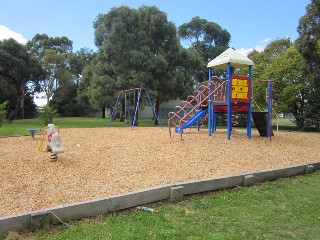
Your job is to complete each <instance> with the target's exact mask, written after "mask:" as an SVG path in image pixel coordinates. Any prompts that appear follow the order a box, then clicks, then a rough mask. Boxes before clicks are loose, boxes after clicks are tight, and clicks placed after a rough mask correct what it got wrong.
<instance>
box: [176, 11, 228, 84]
mask: <svg viewBox="0 0 320 240" xmlns="http://www.w3.org/2000/svg"><path fill="white" fill-rule="evenodd" d="M179 36H180V37H181V39H182V40H183V42H184V43H185V44H187V45H188V47H189V48H191V49H194V50H195V51H196V52H197V53H199V54H200V56H201V57H202V65H201V68H200V69H198V71H197V75H196V78H197V79H198V81H200V82H202V81H203V80H205V79H207V68H206V66H207V63H208V62H209V61H210V60H212V59H214V58H215V57H217V56H218V55H219V54H220V53H222V52H223V51H225V50H226V49H227V48H228V47H229V42H230V39H231V35H230V33H229V32H228V31H227V30H226V29H222V28H221V26H220V25H219V24H218V23H215V22H208V21H207V20H206V19H202V18H200V17H199V16H196V17H194V18H192V19H191V21H190V22H188V23H184V24H182V25H181V26H180V27H179Z"/></svg>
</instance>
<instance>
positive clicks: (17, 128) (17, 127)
mask: <svg viewBox="0 0 320 240" xmlns="http://www.w3.org/2000/svg"><path fill="white" fill-rule="evenodd" d="M108 121H109V119H103V118H88V117H87V118H85V117H63V118H62V117H58V118H54V121H53V123H54V124H55V125H57V126H58V127H60V128H95V127H106V126H107V123H108ZM273 123H274V125H275V124H276V121H275V120H274V122H273ZM161 125H162V127H166V126H167V120H166V119H163V120H161ZM279 125H280V126H290V127H291V126H294V124H293V123H292V122H291V121H290V120H289V119H279ZM139 126H140V127H153V126H154V122H153V121H152V120H139ZM43 127H44V125H43V123H42V121H41V120H40V119H39V118H34V119H23V120H14V121H13V122H12V123H9V122H5V123H4V124H3V126H2V127H0V136H20V135H27V134H30V133H29V131H28V130H27V128H40V129H42V128H43ZM110 127H130V124H129V123H124V122H119V121H118V120H116V121H112V122H111V124H110ZM219 127H220V128H225V126H219Z"/></svg>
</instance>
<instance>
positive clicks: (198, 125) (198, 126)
mask: <svg viewBox="0 0 320 240" xmlns="http://www.w3.org/2000/svg"><path fill="white" fill-rule="evenodd" d="M199 89H200V87H197V90H198V91H199ZM199 92H200V91H199ZM197 99H198V101H199V102H200V101H201V95H200V94H199V95H198V97H197ZM197 110H198V111H201V106H198V107H197ZM197 130H198V131H200V119H199V120H198V121H197Z"/></svg>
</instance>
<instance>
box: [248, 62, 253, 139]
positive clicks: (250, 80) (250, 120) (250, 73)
mask: <svg viewBox="0 0 320 240" xmlns="http://www.w3.org/2000/svg"><path fill="white" fill-rule="evenodd" d="M249 94H250V96H249V107H248V113H247V136H248V138H251V136H252V135H251V134H252V133H251V128H252V66H249Z"/></svg>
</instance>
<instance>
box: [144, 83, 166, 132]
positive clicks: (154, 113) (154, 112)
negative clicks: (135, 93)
mask: <svg viewBox="0 0 320 240" xmlns="http://www.w3.org/2000/svg"><path fill="white" fill-rule="evenodd" d="M144 91H145V92H146V95H147V97H148V100H149V103H150V106H151V108H152V112H153V115H154V116H155V118H156V119H157V122H158V125H159V127H160V128H161V129H162V126H161V123H160V121H159V118H158V116H157V114H156V111H155V110H154V107H153V104H152V101H151V99H150V96H149V94H148V92H147V90H146V89H145V90H144Z"/></svg>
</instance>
